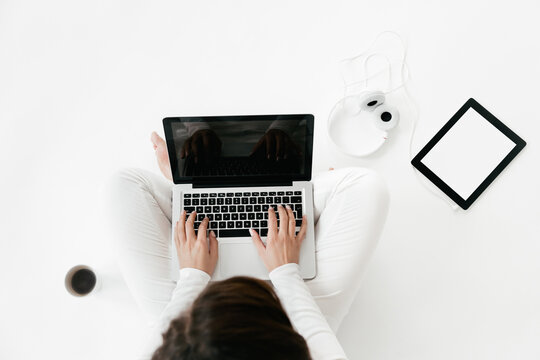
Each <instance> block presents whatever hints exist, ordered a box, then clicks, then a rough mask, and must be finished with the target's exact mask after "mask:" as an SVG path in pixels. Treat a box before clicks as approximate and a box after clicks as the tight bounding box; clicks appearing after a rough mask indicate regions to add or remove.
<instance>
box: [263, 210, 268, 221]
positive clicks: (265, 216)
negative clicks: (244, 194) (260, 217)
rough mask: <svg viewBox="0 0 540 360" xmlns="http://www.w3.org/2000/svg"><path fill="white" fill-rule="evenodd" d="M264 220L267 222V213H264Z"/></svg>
mask: <svg viewBox="0 0 540 360" xmlns="http://www.w3.org/2000/svg"><path fill="white" fill-rule="evenodd" d="M264 218H265V219H267V220H268V213H267V212H265V213H264Z"/></svg>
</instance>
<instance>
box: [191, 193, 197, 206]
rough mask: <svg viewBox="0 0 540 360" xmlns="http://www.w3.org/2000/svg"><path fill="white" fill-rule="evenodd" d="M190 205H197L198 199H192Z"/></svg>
mask: <svg viewBox="0 0 540 360" xmlns="http://www.w3.org/2000/svg"><path fill="white" fill-rule="evenodd" d="M193 195H195V194H193ZM191 204H192V205H199V199H193V200H192V201H191Z"/></svg>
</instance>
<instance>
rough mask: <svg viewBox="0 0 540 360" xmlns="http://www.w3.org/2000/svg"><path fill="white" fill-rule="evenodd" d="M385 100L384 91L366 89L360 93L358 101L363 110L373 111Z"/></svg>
mask: <svg viewBox="0 0 540 360" xmlns="http://www.w3.org/2000/svg"><path fill="white" fill-rule="evenodd" d="M385 100H386V97H385V96H384V93H383V92H382V91H364V92H362V93H360V95H358V103H359V105H360V110H362V111H373V110H375V109H376V108H377V107H378V106H380V105H382V104H383V103H384V101H385Z"/></svg>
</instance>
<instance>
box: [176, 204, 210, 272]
mask: <svg viewBox="0 0 540 360" xmlns="http://www.w3.org/2000/svg"><path fill="white" fill-rule="evenodd" d="M196 217H197V213H196V212H195V211H193V212H192V213H191V214H190V215H189V217H188V219H187V221H186V211H185V210H183V211H182V214H180V220H178V221H177V222H176V227H175V235H174V241H175V243H176V252H177V255H178V261H179V263H180V269H183V268H194V269H199V270H202V271H204V272H206V273H207V274H208V275H210V276H212V274H213V273H214V270H215V268H216V264H217V260H218V241H217V238H216V234H215V233H214V231H210V234H209V236H208V237H209V240H207V238H206V229H207V228H208V221H209V220H208V218H204V220H203V221H202V223H201V224H200V225H199V229H198V231H197V234H195V229H194V228H193V224H194V222H195V219H196Z"/></svg>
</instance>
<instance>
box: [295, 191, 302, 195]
mask: <svg viewBox="0 0 540 360" xmlns="http://www.w3.org/2000/svg"><path fill="white" fill-rule="evenodd" d="M294 195H302V191H298V190H297V191H295V192H294Z"/></svg>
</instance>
